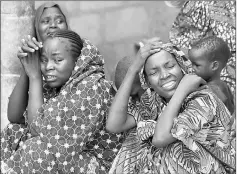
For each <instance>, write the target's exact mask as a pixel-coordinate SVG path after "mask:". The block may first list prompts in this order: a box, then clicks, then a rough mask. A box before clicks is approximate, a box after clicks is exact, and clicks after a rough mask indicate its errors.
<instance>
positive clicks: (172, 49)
mask: <svg viewBox="0 0 237 174" xmlns="http://www.w3.org/2000/svg"><path fill="white" fill-rule="evenodd" d="M161 50H164V51H167V52H169V53H170V54H172V55H173V56H174V58H175V60H176V61H177V63H178V64H179V66H180V68H181V70H182V72H183V73H184V74H188V73H192V72H193V70H192V64H191V62H190V60H188V59H187V58H186V57H185V54H184V53H183V52H182V51H181V50H179V49H178V48H177V47H176V46H174V45H172V44H171V43H162V44H161V46H160V47H159V51H161ZM148 59H149V57H148ZM144 71H145V70H144V66H143V67H142V69H141V71H140V73H139V77H140V82H141V86H142V88H143V89H145V90H146V89H148V88H149V86H148V84H147V82H146V78H145V72H144Z"/></svg>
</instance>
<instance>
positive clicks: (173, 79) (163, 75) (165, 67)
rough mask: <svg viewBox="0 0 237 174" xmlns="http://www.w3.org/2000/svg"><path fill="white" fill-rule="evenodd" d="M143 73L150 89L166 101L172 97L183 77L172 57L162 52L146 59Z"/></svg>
mask: <svg viewBox="0 0 237 174" xmlns="http://www.w3.org/2000/svg"><path fill="white" fill-rule="evenodd" d="M145 72H146V75H147V80H148V84H149V85H150V87H151V88H153V89H154V90H155V91H156V92H157V93H158V94H159V95H160V96H162V97H164V98H165V99H166V100H169V99H170V98H171V97H172V96H173V94H174V92H175V90H176V88H177V87H178V85H179V82H180V80H181V79H182V77H183V73H182V71H181V68H180V66H179V64H178V63H177V61H176V60H175V58H174V57H173V55H171V54H170V53H168V52H167V51H164V50H162V51H160V52H158V53H156V54H153V55H152V56H150V57H149V58H148V59H147V62H146V64H145Z"/></svg>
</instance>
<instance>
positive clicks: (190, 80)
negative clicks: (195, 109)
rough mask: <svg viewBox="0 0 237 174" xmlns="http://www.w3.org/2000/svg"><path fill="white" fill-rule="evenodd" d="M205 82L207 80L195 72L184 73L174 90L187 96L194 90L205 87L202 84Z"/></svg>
mask: <svg viewBox="0 0 237 174" xmlns="http://www.w3.org/2000/svg"><path fill="white" fill-rule="evenodd" d="M206 84H207V82H206V81H205V80H204V79H203V78H201V77H199V76H197V75H195V74H185V75H184V77H183V78H182V80H181V81H180V83H179V86H178V88H177V89H176V91H177V92H178V93H183V94H184V95H185V96H187V95H189V94H190V93H192V92H194V91H197V90H200V89H204V88H206V86H203V85H206ZM200 87H201V88H200Z"/></svg>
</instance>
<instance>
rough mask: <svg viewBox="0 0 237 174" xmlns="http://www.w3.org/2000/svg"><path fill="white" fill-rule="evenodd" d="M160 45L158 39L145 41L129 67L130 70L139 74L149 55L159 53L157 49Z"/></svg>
mask: <svg viewBox="0 0 237 174" xmlns="http://www.w3.org/2000/svg"><path fill="white" fill-rule="evenodd" d="M160 45H161V41H160V38H152V39H149V40H146V42H145V45H144V46H143V47H141V48H140V49H139V51H138V53H137V55H136V58H135V60H134V62H133V64H132V65H131V68H132V69H133V70H135V71H136V72H139V71H140V70H141V68H142V66H143V65H144V64H145V61H146V59H147V58H148V57H149V56H150V55H152V54H154V53H156V52H159V51H160V49H159V47H160Z"/></svg>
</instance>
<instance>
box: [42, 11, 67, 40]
mask: <svg viewBox="0 0 237 174" xmlns="http://www.w3.org/2000/svg"><path fill="white" fill-rule="evenodd" d="M59 29H68V26H67V23H66V19H65V17H64V15H63V14H62V12H61V11H60V10H59V9H58V8H57V7H50V8H46V9H44V12H43V14H42V16H41V17H40V21H39V26H38V32H39V36H40V38H41V40H42V41H44V40H45V39H46V38H47V36H48V34H50V33H52V32H54V31H56V30H59Z"/></svg>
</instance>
